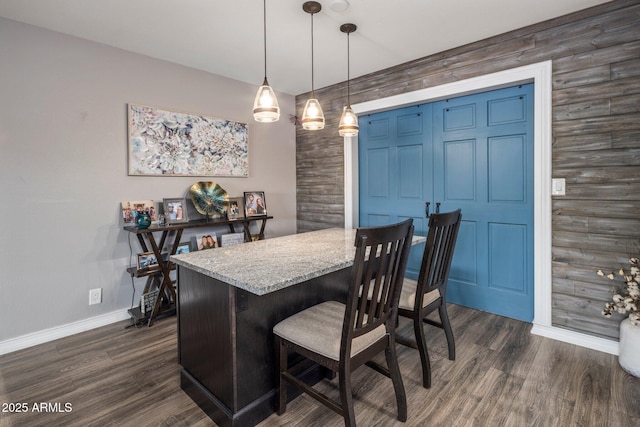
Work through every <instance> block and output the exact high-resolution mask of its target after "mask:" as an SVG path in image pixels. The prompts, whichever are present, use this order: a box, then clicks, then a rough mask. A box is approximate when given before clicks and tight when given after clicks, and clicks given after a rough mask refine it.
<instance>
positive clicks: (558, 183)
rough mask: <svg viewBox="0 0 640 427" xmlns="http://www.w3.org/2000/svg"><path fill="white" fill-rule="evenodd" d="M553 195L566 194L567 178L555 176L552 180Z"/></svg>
mask: <svg viewBox="0 0 640 427" xmlns="http://www.w3.org/2000/svg"><path fill="white" fill-rule="evenodd" d="M551 195H553V196H564V195H565V179H564V178H553V179H552V180H551Z"/></svg>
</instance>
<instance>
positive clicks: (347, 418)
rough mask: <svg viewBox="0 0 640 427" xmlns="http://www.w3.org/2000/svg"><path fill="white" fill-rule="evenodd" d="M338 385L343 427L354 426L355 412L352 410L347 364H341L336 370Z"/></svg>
mask: <svg viewBox="0 0 640 427" xmlns="http://www.w3.org/2000/svg"><path fill="white" fill-rule="evenodd" d="M338 377H339V378H338V384H339V387H340V404H341V405H342V415H343V417H344V425H345V427H355V425H356V414H355V411H354V410H353V395H352V394H351V371H350V368H349V366H342V367H341V368H340V372H338Z"/></svg>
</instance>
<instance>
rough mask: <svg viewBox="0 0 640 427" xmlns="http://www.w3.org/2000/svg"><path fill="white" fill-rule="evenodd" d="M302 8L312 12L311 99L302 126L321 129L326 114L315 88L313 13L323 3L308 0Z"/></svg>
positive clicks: (308, 128) (305, 108) (307, 128)
mask: <svg viewBox="0 0 640 427" xmlns="http://www.w3.org/2000/svg"><path fill="white" fill-rule="evenodd" d="M302 10H304V11H305V12H307V13H309V14H311V99H309V100H308V101H307V103H306V105H305V106H304V111H303V112H302V128H303V129H306V130H320V129H324V114H323V112H322V107H321V106H320V103H319V102H318V100H317V99H316V94H315V91H314V89H313V14H314V13H318V12H320V10H322V5H321V4H320V3H318V2H317V1H308V2H305V3H304V4H303V5H302Z"/></svg>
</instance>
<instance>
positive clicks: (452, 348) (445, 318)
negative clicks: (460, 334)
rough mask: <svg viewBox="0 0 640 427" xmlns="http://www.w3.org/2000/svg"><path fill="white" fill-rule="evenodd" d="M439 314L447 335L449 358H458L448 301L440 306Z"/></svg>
mask: <svg viewBox="0 0 640 427" xmlns="http://www.w3.org/2000/svg"><path fill="white" fill-rule="evenodd" d="M438 314H439V315H440V323H442V329H444V334H445V336H446V337H447V347H448V348H449V360H456V343H455V341H454V340H453V330H452V329H451V323H450V322H449V315H448V314H447V303H446V302H444V301H443V302H442V305H441V306H440V307H438Z"/></svg>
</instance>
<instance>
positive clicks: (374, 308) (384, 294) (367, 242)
mask: <svg viewBox="0 0 640 427" xmlns="http://www.w3.org/2000/svg"><path fill="white" fill-rule="evenodd" d="M412 237H413V220H412V219H408V220H406V221H403V222H401V223H398V224H393V225H390V226H383V227H368V228H361V229H358V230H357V232H356V242H355V245H356V255H355V257H354V263H353V267H352V270H351V283H350V287H349V294H348V297H347V308H346V316H345V323H344V325H345V326H344V329H343V334H342V347H343V348H342V350H344V351H350V350H349V349H350V346H351V344H350V342H351V340H353V339H354V338H356V337H358V336H360V335H363V334H365V333H367V332H369V331H371V330H372V329H375V328H377V327H378V326H380V325H381V324H384V323H385V322H386V321H387V320H388V319H389V318H390V316H391V315H392V313H393V311H394V310H395V311H396V314H397V306H398V301H399V298H400V290H401V287H402V281H403V280H404V272H405V269H406V264H407V259H408V257H409V250H410V249H411V239H412ZM368 295H376V296H377V297H376V298H370V299H368V298H367V296H368Z"/></svg>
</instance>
